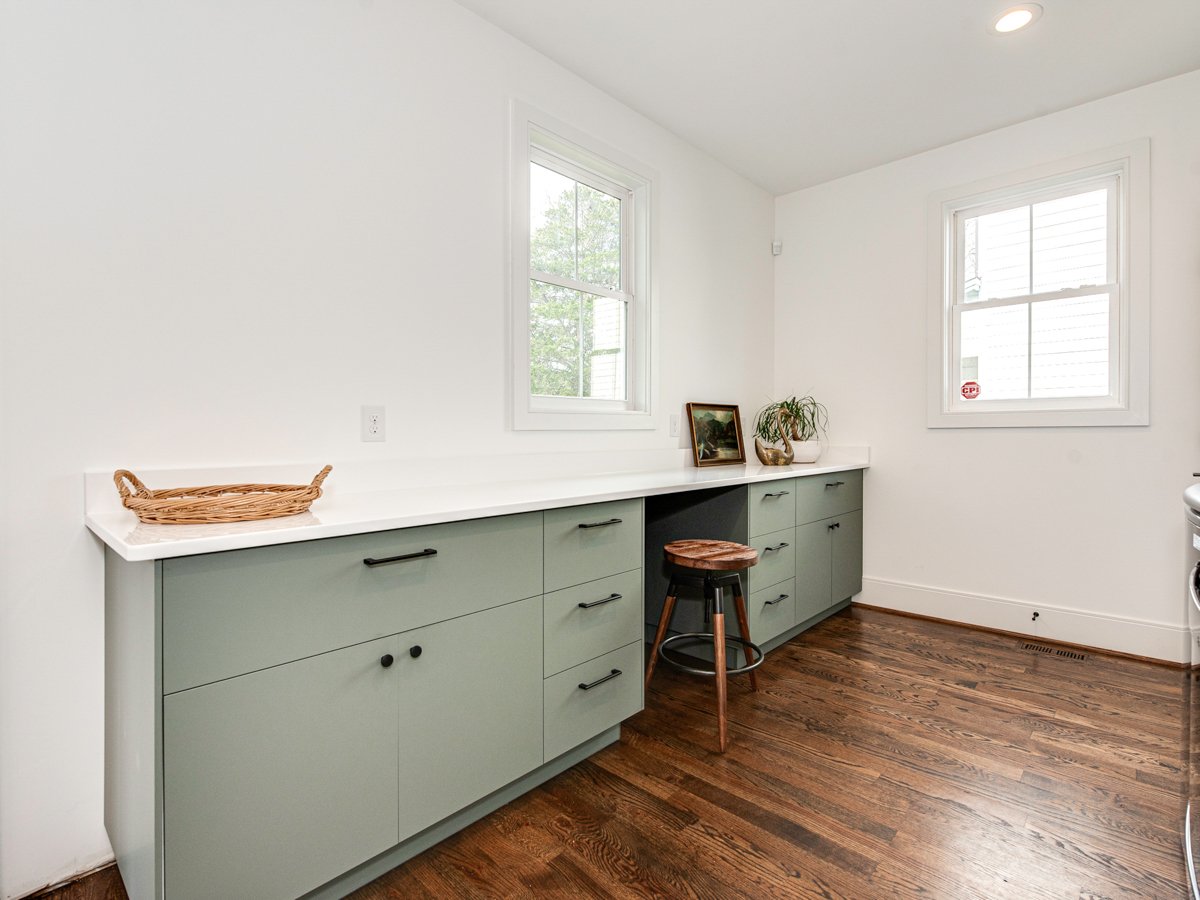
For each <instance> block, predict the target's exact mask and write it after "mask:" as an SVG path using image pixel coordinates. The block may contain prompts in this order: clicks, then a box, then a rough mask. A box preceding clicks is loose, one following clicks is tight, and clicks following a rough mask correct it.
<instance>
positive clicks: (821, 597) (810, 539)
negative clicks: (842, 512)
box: [796, 522, 836, 625]
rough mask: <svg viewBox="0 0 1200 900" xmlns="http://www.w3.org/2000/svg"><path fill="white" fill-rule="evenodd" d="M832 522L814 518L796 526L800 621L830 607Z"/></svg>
mask: <svg viewBox="0 0 1200 900" xmlns="http://www.w3.org/2000/svg"><path fill="white" fill-rule="evenodd" d="M831 524H832V523H831V522H811V523H809V524H808V525H801V526H799V527H798V528H797V529H796V624H797V625H798V624H800V623H801V622H803V621H805V620H806V619H810V618H812V617H813V616H815V615H816V614H817V613H820V612H824V611H825V610H827V609H829V605H830V602H829V580H830V576H831V571H832V563H833V560H832V557H831V555H830V549H829V545H830V535H831V534H832V533H833V531H835V530H836V529H833V530H831V529H830V527H829V526H830V525H831Z"/></svg>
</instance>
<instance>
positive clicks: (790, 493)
mask: <svg viewBox="0 0 1200 900" xmlns="http://www.w3.org/2000/svg"><path fill="white" fill-rule="evenodd" d="M748 491H749V503H748V505H749V514H750V536H751V537H756V536H758V535H760V534H769V533H770V532H772V531H779V530H781V529H784V528H791V527H792V526H793V525H795V524H796V479H794V478H785V479H781V480H779V481H767V482H762V483H759V484H751V485H749V486H748Z"/></svg>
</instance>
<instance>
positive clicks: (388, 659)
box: [379, 653, 396, 669]
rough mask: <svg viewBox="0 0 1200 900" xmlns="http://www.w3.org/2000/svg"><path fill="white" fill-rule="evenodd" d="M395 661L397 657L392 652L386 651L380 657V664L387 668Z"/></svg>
mask: <svg viewBox="0 0 1200 900" xmlns="http://www.w3.org/2000/svg"><path fill="white" fill-rule="evenodd" d="M395 661H396V660H395V658H394V657H393V656H392V654H390V653H385V654H383V656H381V657H379V664H380V665H381V666H383V667H384V668H385V669H386V668H388V667H390V666H391V664H392V663H394V662H395Z"/></svg>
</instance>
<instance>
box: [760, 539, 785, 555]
mask: <svg viewBox="0 0 1200 900" xmlns="http://www.w3.org/2000/svg"><path fill="white" fill-rule="evenodd" d="M790 546H792V545H791V544H789V543H788V542H787V541H783V542H781V543H778V544H776V545H775V546H774V547H763V553H773V552H775V551H776V550H782V549H783V548H784V547H790Z"/></svg>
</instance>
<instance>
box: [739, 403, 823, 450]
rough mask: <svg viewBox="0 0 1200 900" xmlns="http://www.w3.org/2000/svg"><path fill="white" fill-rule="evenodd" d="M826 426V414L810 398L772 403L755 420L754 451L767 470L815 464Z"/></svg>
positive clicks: (820, 406) (819, 404) (818, 404)
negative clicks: (795, 464) (777, 467)
mask: <svg viewBox="0 0 1200 900" xmlns="http://www.w3.org/2000/svg"><path fill="white" fill-rule="evenodd" d="M828 426H829V411H828V410H827V409H825V407H824V405H822V404H821V403H819V402H818V401H816V400H814V399H813V398H812V397H810V396H805V397H796V396H791V397H788V398H787V399H785V400H776V401H773V402H771V403H768V404H767V405H766V406H764V407H763V408H762V409H760V410H759V411H758V414H757V415H756V416H755V417H754V451H755V453H757V454H758V458H759V459H760V460H761V461H762V463H763V465H766V466H786V465H790V464H791V463H793V462H798V463H809V462H816V461H817V459H818V458H819V457H820V455H821V436H822V435H824V434H825V432H826V429H827V428H828ZM777 444H781V445H782V447H778V446H773V445H777Z"/></svg>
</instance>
